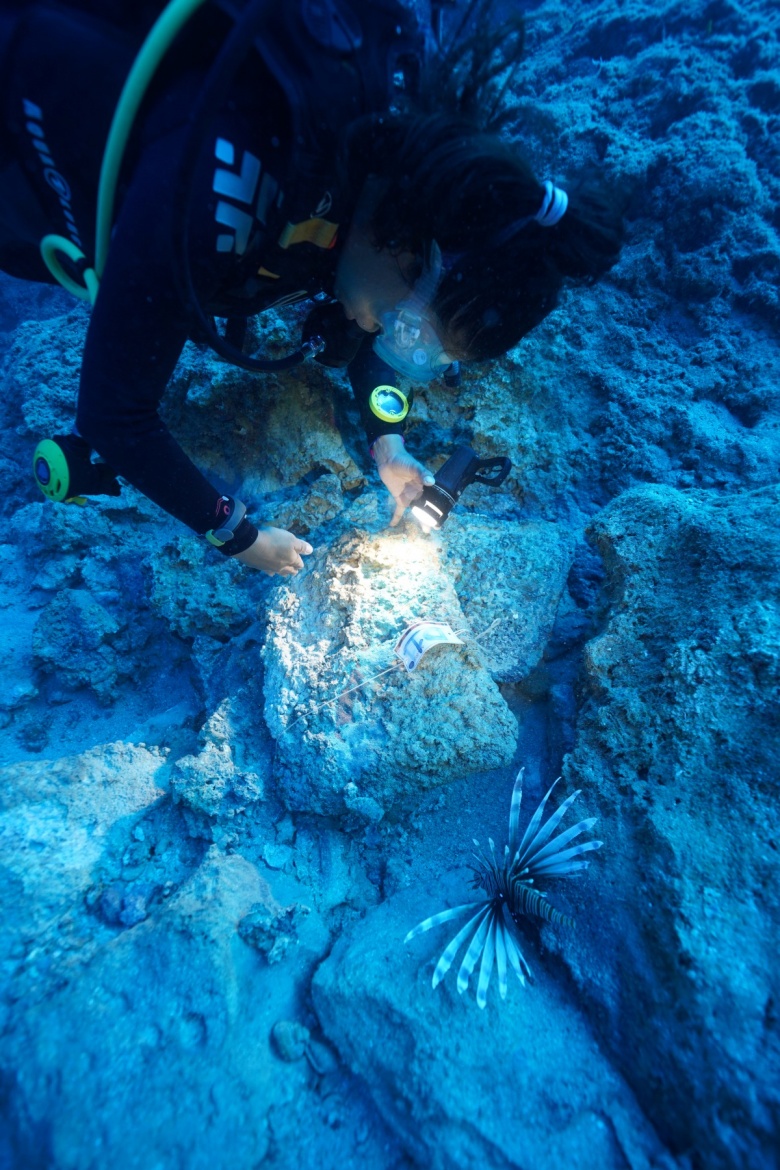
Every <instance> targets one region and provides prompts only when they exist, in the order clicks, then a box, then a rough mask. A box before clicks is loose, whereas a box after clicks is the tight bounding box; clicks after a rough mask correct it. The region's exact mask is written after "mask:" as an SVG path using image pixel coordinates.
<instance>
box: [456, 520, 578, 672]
mask: <svg viewBox="0 0 780 1170" xmlns="http://www.w3.org/2000/svg"><path fill="white" fill-rule="evenodd" d="M442 544H443V547H444V550H445V552H446V554H447V560H446V562H445V564H446V567H447V570H448V572H449V573H450V574H451V575H452V579H453V583H454V585H455V590H456V592H457V594H458V600H459V601H460V604H461V606H462V608H463V613H464V616H465V618H466V621H467V623H468V625H469V626H471V628H472V629H473V630H474V631H475V633H477V634H479V633H480V632H481V630H486V629H487V628H488V627H489V626H490V625H491V624H492V623H493V622H496V623H497V624H496V626H495V628H494V629H492V630H491V631H490V633H489V634H488V636H487V637H485V638H484V639H483V640H482V643H481V644H482V646H483V648H484V651H485V657H486V661H487V663H488V666H489V667H490V671H491V673H492V675H493V677H494V678H495V679H498V680H499V681H501V682H516V681H518V680H519V679H522V678H525V677H526V676H527V675H528V674H529V673H530V672H531V671H532V670H533V669H534V667H535V666H537V665H538V663H539V662H540V661H541V658H542V654H543V653H544V648H545V646H546V645H547V642H548V639H549V637H550V633H551V631H552V628H553V623H554V621H555V614H556V611H557V609H558V605H559V603H560V600H561V596H562V594H563V591H564V589H565V588H566V575H567V573H568V571H569V568H570V566H571V560H572V540H571V537H570V536H569V535H567V534H565V533H564V531H563V529H562V528H560V527H559V526H558V525H555V524H549V523H545V522H531V521H528V522H525V523H522V524H518V523H517V522H515V521H512V520H502V519H491V518H490V517H489V516H480V515H475V514H468V513H467V514H465V515H459V516H458V518H457V522H455V521H453V522H452V523H451V524H449V525H448V526H447V527H446V528H445V529H443V531H442Z"/></svg>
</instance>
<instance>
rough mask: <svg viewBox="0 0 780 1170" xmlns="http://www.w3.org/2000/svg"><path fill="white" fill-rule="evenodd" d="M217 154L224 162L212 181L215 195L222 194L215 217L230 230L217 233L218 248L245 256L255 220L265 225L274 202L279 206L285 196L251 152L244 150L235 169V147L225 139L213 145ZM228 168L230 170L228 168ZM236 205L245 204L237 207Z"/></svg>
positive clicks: (218, 160) (218, 249)
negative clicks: (238, 166) (238, 165)
mask: <svg viewBox="0 0 780 1170" xmlns="http://www.w3.org/2000/svg"><path fill="white" fill-rule="evenodd" d="M214 157H215V158H216V160H217V162H219V163H222V164H223V165H222V166H218V167H217V168H216V169H215V171H214V180H213V183H212V190H213V191H214V194H215V195H221V196H223V198H222V199H220V200H219V202H218V203H217V210H216V212H215V219H216V221H217V223H218V224H219V225H220V226H221V227H226V228H229V229H230V231H229V232H220V233H219V234H218V236H217V251H218V252H235V253H236V254H237V255H238V256H243V254H244V253H245V252H246V249H247V245H248V244H249V238H250V235H251V233H252V228H253V227H254V223H255V220H256V219H257V220H259V222H260V223H261V224H263V225H265V223H266V219H267V216H268V211H269V209H270V207H271V204H272V203H274V201H275V203H276V206H277V207H280V206H281V203H282V199H283V195H282V192H281V191H280V190H279V184H278V183H277V181H276V179H274V178H272V177H271V175H269V174H268V172H267V171H266V172H265V173H263V168H262V163H261V162H260V159H259V158H257V156H256V155H254V154H252V153H251V152H250V151H248V150H245V151H244V153H243V155H242V157H241V166H240V168H239V169H236V148H235V146H234V145H233V143H232V142H228V140H227V139H226V138H218V139H217V141H216V144H215V146H214ZM228 167H230V168H231V169H230V170H228V169H227V168H228ZM261 174H262V179H261ZM258 188H259V189H258ZM255 196H257V202H256V203H255ZM228 200H231V202H228ZM236 204H243V206H242V207H237V206H236ZM253 205H254V206H253ZM246 207H252V208H253V210H252V211H246V210H244V208H246Z"/></svg>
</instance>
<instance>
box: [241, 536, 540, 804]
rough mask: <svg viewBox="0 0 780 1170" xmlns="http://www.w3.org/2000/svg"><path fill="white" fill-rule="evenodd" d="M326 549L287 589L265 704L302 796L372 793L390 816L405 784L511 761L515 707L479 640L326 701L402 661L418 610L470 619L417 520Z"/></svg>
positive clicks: (292, 794) (317, 799) (275, 628)
mask: <svg viewBox="0 0 780 1170" xmlns="http://www.w3.org/2000/svg"><path fill="white" fill-rule="evenodd" d="M312 559H313V562H314V563H313V564H312V565H311V568H310V569H309V571H307V572H306V573H304V574H301V576H300V577H299V578H294V579H292V580H291V581H290V583H289V585H288V586H287V587H286V588H284V589H281V590H280V591H279V594H278V601H277V604H276V607H275V609H274V610H273V611H272V612H271V613H270V615H269V626H268V639H267V643H266V646H265V650H264V655H265V662H266V678H265V698H266V703H265V717H266V722H267V724H268V726H269V728H270V730H271V732H272V734H273V735H274V737H275V738H276V739H277V754H276V775H277V779H278V782H279V785H280V787H281V791H282V793H283V796H284V799H285V801H286V802H287V804H288V806H289V807H290V808H292V809H299V810H300V809H306V810H311V811H314V812H319V813H340V812H343V811H345V808H346V805H347V803H349V804H350V805H354V802H355V801H356V800H359V799H360V798H361V797H368V798H372V799H373V801H374V802H375V805H372V806H371V808H372V816H371V817H370V818H369V819H373V820H378V819H379V818H380V815H381V810H382V809H386V808H388V807H389V806H390V805H392V804H393V802H394V801H396V800H397V799H398V798H399V797H402V796H404V795H412V796H413V795H414V794H415V793H419V792H420V791H422V790H424V789H426V788H430V787H431V786H433V785H435V784H444V783H446V782H447V781H448V780H452V779H455V778H456V777H458V776H462V775H464V774H465V773H467V772H476V771H480V770H483V769H486V768H492V767H497V766H499V765H501V764H506V763H508V762H509V761H510V760H511V758H512V756H513V754H514V749H515V742H516V738H517V725H516V722H515V719H514V716H513V715H512V714H511V712H510V711H509V709H508V707H507V706H506V703H505V702H504V700H503V698H502V697H501V695H500V693H499V691H498V688H497V687H496V685H495V683H494V682H493V680H492V679H491V678H490V675H489V673H488V671H487V670H486V669H485V667H484V665H483V664H482V662H481V660H480V657H479V654H478V651H477V650H476V649H475V648H473V646H469V645H468V644H467V645H464V646H462V647H460V646H441V647H435V648H434V649H432V650H430V651H429V652H428V653H427V655H426V656H425V657H424V658H423V660H422V662H421V663H420V665H419V666H418V668H417V670H416V671H415V672H414V673H413V674H407V673H406V671H405V670H404V669H403V668H401V669H399V670H394V671H392V672H391V673H389V674H385V676H384V677H383V678H381V679H379V680H377V682H376V683H375V684H372V683H369V684H368V685H367V686H365V687H362V688H361V689H359V690H353V692H352V694H348V695H344V697H343V698H341V699H339V700H338V702H333V703H329V704H328V705H327V706H323V707H321V708H320V710H315V709H314V708H315V707H317V706H319V705H320V704H324V703H326V702H327V701H328V700H331V699H333V698H334V697H335V696H337V695H339V694H340V693H341V692H344V691H347V690H350V689H351V688H354V687H356V685H357V684H358V683H363V682H366V680H368V679H369V678H371V676H373V675H376V674H379V673H380V672H381V671H383V670H386V669H387V668H388V667H389V666H392V664H393V662H394V661H397V660H395V659H394V657H393V647H394V645H395V642H396V640H397V638H398V636H399V634H400V633H401V632H402V630H403V629H404V628H405V627H406V626H407V625H408V624H409V623H410V622H411V621H413V620H415V619H417V618H424V617H430V618H439V619H441V620H445V621H448V622H450V623H451V624H452V625H453V627H454V628H455V630H456V631H457V630H461V631H462V630H464V627H465V626H466V623H465V622H464V619H463V614H462V611H461V609H460V606H459V604H458V600H457V598H456V596H455V593H454V591H453V588H452V584H451V582H450V580H449V578H448V577H447V575H446V574H445V573H444V572H443V571H442V568H441V566H440V564H439V552H438V549H437V546H436V545H435V544H434V543H433V542H431V541H428V540H426V539H425V538H424V537H423V536H421V535H419V534H416V535H415V533H414V531H413V529H412V528H411V527H410V528H409V529H408V530H407V531H405V532H403V533H393V534H388V535H379V536H369V535H367V534H366V533H358V534H356V535H350V536H346V537H344V538H342V539H341V540H340V541H338V542H337V543H336V545H335V546H334V547H333V548H332V549H331V550H330V551H322V552H320V553H318V554H315V556H314V558H312ZM300 715H303V716H304V717H303V718H302V719H298V717H299V716H300ZM296 719H298V722H297V723H295V725H294V726H293V721H294V720H296ZM288 728H289V729H288ZM347 785H351V787H350V788H349V789H348V790H347ZM345 790H346V791H345ZM347 796H348V797H349V801H348V802H347V801H346V797H347Z"/></svg>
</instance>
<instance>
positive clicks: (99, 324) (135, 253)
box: [77, 136, 257, 555]
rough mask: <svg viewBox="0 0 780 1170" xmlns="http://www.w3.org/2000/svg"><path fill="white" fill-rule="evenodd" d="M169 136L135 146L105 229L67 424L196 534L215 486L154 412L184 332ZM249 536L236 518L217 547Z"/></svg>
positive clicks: (235, 546) (209, 517)
mask: <svg viewBox="0 0 780 1170" xmlns="http://www.w3.org/2000/svg"><path fill="white" fill-rule="evenodd" d="M170 138H171V136H165V137H163V138H161V139H160V140H159V141H158V142H157V143H155V144H153V145H152V146H151V147H149V148H147V150H146V151H145V152H144V156H143V158H142V160H141V162H140V164H139V166H138V168H137V170H136V173H135V175H134V178H133V183H132V185H131V188H130V190H129V192H128V194H127V196H126V198H125V201H124V203H123V206H122V210H121V215H120V217H119V220H118V223H117V226H116V229H115V231H114V234H113V236H112V240H111V248H110V251H109V257H108V262H107V264H106V269H105V273H104V275H103V279H102V281H101V285H100V293H99V295H98V298H97V302H96V304H95V307H94V310H93V313H92V318H91V321H90V325H89V330H88V333H87V342H86V346H85V350H84V361H83V365H82V372H81V384H80V388H79V402H78V415H77V425H78V428H79V432H80V434H81V435H82V436H83V437H84V438H85V439H86V440H87V442H89V443H90V444H91V446H93V447H94V448H95V450H96V451H97V452H98V453H99V454H100V455H101V456H102V457H103V458H104V459H105V460H106V462H107V463H109V464H110V465H111V467H112V468H113V469H114V471H115V472H116V473H117V474H118V475H121V476H122V477H123V478H125V479H127V480H128V481H129V482H130V483H132V484H133V485H134V486H135V487H137V488H139V489H140V490H141V491H142V492H143V493H144V495H146V496H148V497H149V498H150V499H151V500H153V501H154V502H155V503H156V504H159V505H160V507H161V508H163V509H164V510H165V511H166V512H168V513H170V515H171V516H175V517H176V519H178V520H181V521H182V522H183V523H184V524H186V525H187V526H188V527H189V528H191V529H192V530H193V531H195V532H197V533H200V534H203V533H205V532H207V531H208V530H209V529H211V528H213V527H214V524H215V518H216V514H217V513H216V508H217V503H218V501H219V499H220V493H219V492H218V491H217V490H216V488H214V487H213V486H212V485H211V484H210V483H209V481H208V480H207V479H206V478H205V476H204V475H202V474H201V472H200V471H199V470H198V469H197V467H196V466H195V465H194V464H193V463H192V461H191V460H190V459H189V458H188V457H187V456H186V455H185V453H184V452H183V451H182V449H181V447H180V446H179V444H178V443H177V442H176V440H175V439H174V438H173V436H172V435H171V434H170V432H169V431H168V428H167V427H166V426H165V425H164V423H163V422H162V420H161V419H160V417H159V414H158V412H157V411H158V406H159V403H160V399H161V398H162V395H163V392H164V390H165V387H166V385H167V383H168V380H169V378H170V377H171V374H172V373H173V370H174V368H175V366H176V362H177V361H178V359H179V356H180V354H181V350H182V347H183V346H184V342H185V341H186V339H187V333H188V321H187V316H186V313H185V311H184V308H183V306H182V304H181V300H180V297H179V295H178V292H177V289H176V287H175V282H174V278H173V271H174V269H173V258H172V246H171V230H172V228H171V217H172V207H171V199H170V196H169V195H168V192H169V191H170V186H171V183H170V176H171V168H170V159H171V155H172V153H174V154H175V151H173V150H172V147H175V145H176V144H175V142H174V143H171V141H170V140H169V139H170ZM166 181H167V182H168V187H167V190H166V186H165V183H166ZM166 195H168V197H167V199H166ZM256 537H257V529H256V528H255V527H254V525H253V524H251V523H250V522H249V521H248V520H244V521H242V523H241V525H240V527H239V529H238V530H237V531H236V534H235V536H234V538H233V540H232V541H230V543H229V546H225V548H224V551H227V549H228V547H229V549H230V555H232V554H234V553H237V552H240V551H242V550H244V549H247V548H249V547H250V546H251V545H252V544H253V543H254V541H255V539H256Z"/></svg>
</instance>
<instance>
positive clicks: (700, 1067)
mask: <svg viewBox="0 0 780 1170" xmlns="http://www.w3.org/2000/svg"><path fill="white" fill-rule="evenodd" d="M593 534H594V536H595V538H596V540H597V543H598V545H599V547H600V549H601V551H602V553H603V556H604V559H605V562H606V565H607V570H608V589H609V592H610V594H611V599H612V611H611V616H610V620H609V622H608V624H607V626H606V628H605V629H604V631H603V633H602V634H601V635H600V636H599V637H597V638H595V639H594V640H593V641H592V642H591V643H590V644H589V645H588V647H587V652H586V662H585V674H584V678H583V684H584V688H585V700H586V701H585V706H584V709H583V711H582V713H581V714H580V718H579V724H578V739H577V747H576V750H575V752H574V753H573V755H572V756H571V757H570V758H569V760H568V763H567V766H566V778H567V780H568V786H572V787H573V786H574V785H577V786H581V787H582V788H584V789H585V790H586V792H587V801H588V808H589V810H590V811H592V812H593V813H594V814H596V813H598V814H599V817H600V819H599V834H600V835H601V836H603V837H604V839H605V840H606V841H607V842H608V844H609V846H610V848H609V856H608V860H607V863H606V867H607V868H608V869H609V870H611V877H610V879H609V881H602V882H599V883H591V888H590V891H589V892H588V894H587V899H586V898H585V896H584V894H583V892H582V891H581V890H580V889H577V888H576V887H575V886H572V889H571V894H572V897H573V898H575V899H582V901H583V905H582V907H581V909H580V913H579V915H578V918H579V925H580V928H579V929H578V930H577V932H576V934H574V933H573V934H570V935H568V936H565V935H563V934H557V935H556V936H555V937H556V939H557V940H558V944H559V945H560V946H561V947H562V949H563V953H564V955H565V956H566V958H567V960H568V962H569V965H570V967H571V969H572V972H573V974H574V976H575V978H576V980H577V982H578V983H579V984H580V987H581V989H582V992H583V994H584V995H585V996H587V997H588V999H589V1000H590V1001H591V1002H592V1003H593V1004H594V1005H596V1010H597V1019H598V1020H599V1021H600V1023H601V1027H602V1029H603V1036H604V1039H605V1040H606V1043H607V1044H608V1046H609V1047H610V1048H611V1050H612V1052H613V1053H614V1054H615V1055H616V1056H617V1058H618V1060H622V1061H623V1062H624V1068H625V1072H626V1075H627V1076H629V1078H630V1079H631V1081H632V1083H633V1085H634V1087H635V1089H636V1091H637V1094H638V1095H639V1097H640V1101H641V1102H642V1104H643V1105H644V1107H645V1110H646V1112H647V1113H648V1115H649V1116H650V1117H651V1118H655V1119H657V1122H658V1124H659V1125H663V1126H664V1127H665V1132H666V1133H667V1134H668V1135H669V1137H670V1138H671V1140H673V1141H674V1142H675V1143H676V1144H678V1146H679V1147H680V1148H692V1147H693V1148H696V1149H697V1150H698V1151H699V1158H700V1161H701V1164H702V1165H706V1166H708V1167H710V1166H712V1167H725V1166H729V1167H733V1166H756V1167H757V1166H762V1167H764V1166H766V1167H769V1166H773V1165H776V1159H777V1151H778V1149H780V1077H778V1068H780V1029H779V1028H778V1016H777V1006H776V1005H777V1002H778V1000H777V996H778V982H777V970H776V967H777V965H776V962H775V956H776V954H777V943H778V938H780V895H779V894H778V891H780V854H779V853H778V844H777V843H778V830H779V828H780V826H779V825H778V812H777V810H778V798H779V797H780V779H779V778H780V488H768V489H766V490H764V491H762V492H754V493H745V494H743V495H735V496H731V497H726V498H723V497H719V496H714V495H711V494H708V493H704V492H695V493H690V494H682V493H680V492H677V491H674V490H672V489H669V488H662V487H646V488H640V489H636V490H634V491H631V492H628V493H626V494H625V495H624V496H622V497H621V498H619V499H618V500H616V501H615V502H614V503H613V504H612V505H611V506H610V507H609V508H608V509H607V510H606V511H605V512H604V513H603V514H602V515H601V516H600V517H599V519H598V521H597V523H596V524H595V525H594V528H593ZM599 806H600V807H599ZM551 944H552V940H551ZM626 988H630V995H628V996H626V994H625V989H626Z"/></svg>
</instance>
